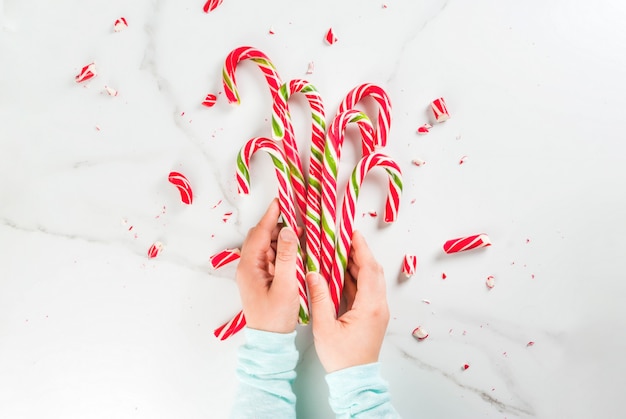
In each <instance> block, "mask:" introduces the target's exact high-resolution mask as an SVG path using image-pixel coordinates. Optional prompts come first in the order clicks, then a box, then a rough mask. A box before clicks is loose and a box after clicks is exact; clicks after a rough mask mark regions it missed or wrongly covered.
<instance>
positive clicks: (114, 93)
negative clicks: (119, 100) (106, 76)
mask: <svg viewBox="0 0 626 419" xmlns="http://www.w3.org/2000/svg"><path fill="white" fill-rule="evenodd" d="M104 91H105V92H107V94H108V95H109V96H117V90H115V89H114V88H112V87H109V86H104Z"/></svg>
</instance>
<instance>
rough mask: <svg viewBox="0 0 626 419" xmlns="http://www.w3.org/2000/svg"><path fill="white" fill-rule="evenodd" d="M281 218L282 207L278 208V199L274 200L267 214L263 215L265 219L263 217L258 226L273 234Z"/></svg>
mask: <svg viewBox="0 0 626 419" xmlns="http://www.w3.org/2000/svg"><path fill="white" fill-rule="evenodd" d="M279 216H280V207H279V206H278V199H276V198H274V199H272V202H270V205H269V206H268V207H267V210H266V211H265V214H263V217H261V220H260V221H259V224H257V225H258V226H259V227H261V228H262V229H263V230H265V231H268V232H269V233H270V234H271V232H272V231H274V228H275V227H276V223H277V222H278V217H279Z"/></svg>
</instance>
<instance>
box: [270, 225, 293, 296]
mask: <svg viewBox="0 0 626 419" xmlns="http://www.w3.org/2000/svg"><path fill="white" fill-rule="evenodd" d="M297 258H298V236H296V233H295V232H294V231H293V230H292V229H290V228H289V227H283V228H282V229H281V230H280V234H279V235H278V241H277V242H276V260H275V261H274V281H273V283H272V288H276V290H277V291H280V290H281V289H284V290H287V291H288V292H291V290H297V281H296V263H297Z"/></svg>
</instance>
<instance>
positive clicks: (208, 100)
mask: <svg viewBox="0 0 626 419" xmlns="http://www.w3.org/2000/svg"><path fill="white" fill-rule="evenodd" d="M215 102H217V96H215V95H214V94H211V93H209V94H208V95H206V97H205V98H204V100H203V101H202V106H206V107H207V108H210V107H212V106H213V105H215Z"/></svg>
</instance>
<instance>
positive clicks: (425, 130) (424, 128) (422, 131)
mask: <svg viewBox="0 0 626 419" xmlns="http://www.w3.org/2000/svg"><path fill="white" fill-rule="evenodd" d="M432 127H433V126H432V125H430V124H424V125H422V126H421V127H419V128H418V129H417V133H418V134H420V135H426V134H428V133H429V132H430V129H431V128H432Z"/></svg>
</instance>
